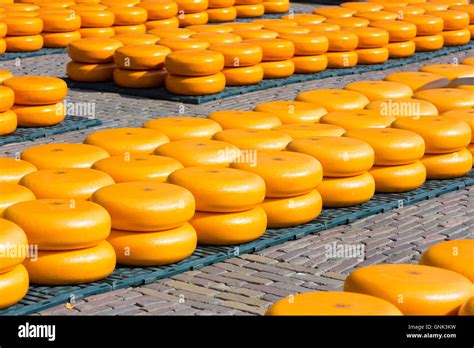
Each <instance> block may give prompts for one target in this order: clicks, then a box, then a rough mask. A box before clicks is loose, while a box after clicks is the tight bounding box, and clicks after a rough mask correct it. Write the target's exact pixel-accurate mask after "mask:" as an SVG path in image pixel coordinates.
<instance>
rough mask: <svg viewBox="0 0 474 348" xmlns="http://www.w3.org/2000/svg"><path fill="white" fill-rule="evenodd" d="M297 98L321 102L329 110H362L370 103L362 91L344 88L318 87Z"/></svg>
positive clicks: (315, 102)
mask: <svg viewBox="0 0 474 348" xmlns="http://www.w3.org/2000/svg"><path fill="white" fill-rule="evenodd" d="M295 100H298V101H302V102H308V103H314V104H319V105H321V106H322V107H324V108H325V109H326V110H327V111H337V110H360V109H363V108H364V107H365V106H366V105H367V104H369V99H367V97H366V96H365V95H363V94H362V93H359V92H354V91H348V90H342V89H318V90H312V91H306V92H301V93H299V94H298V95H297V96H296V99H295Z"/></svg>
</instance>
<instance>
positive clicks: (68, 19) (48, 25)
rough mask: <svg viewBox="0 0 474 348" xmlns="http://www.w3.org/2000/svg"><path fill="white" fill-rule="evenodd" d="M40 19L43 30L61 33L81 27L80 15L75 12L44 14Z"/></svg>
mask: <svg viewBox="0 0 474 348" xmlns="http://www.w3.org/2000/svg"><path fill="white" fill-rule="evenodd" d="M41 19H42V20H43V31H44V32H49V33H63V32H68V31H75V30H79V29H80V28H81V17H80V16H77V15H75V14H73V15H71V14H45V15H42V16H41Z"/></svg>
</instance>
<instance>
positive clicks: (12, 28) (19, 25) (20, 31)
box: [2, 15, 43, 36]
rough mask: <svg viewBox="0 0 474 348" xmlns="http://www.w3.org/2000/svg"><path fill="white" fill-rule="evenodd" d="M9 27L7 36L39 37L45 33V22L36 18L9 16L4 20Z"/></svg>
mask: <svg viewBox="0 0 474 348" xmlns="http://www.w3.org/2000/svg"><path fill="white" fill-rule="evenodd" d="M2 22H3V23H5V24H6V25H7V35H8V36H17V35H38V34H39V33H41V32H42V31H43V21H42V20H41V19H40V18H36V17H26V16H11V15H9V16H7V17H5V18H2Z"/></svg>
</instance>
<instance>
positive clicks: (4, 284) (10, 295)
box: [0, 265, 29, 308]
mask: <svg viewBox="0 0 474 348" xmlns="http://www.w3.org/2000/svg"><path fill="white" fill-rule="evenodd" d="M28 286H29V277H28V271H27V270H26V269H25V266H23V265H18V266H15V267H14V268H13V269H11V270H10V271H9V272H6V273H1V274H0V308H7V307H10V306H12V305H14V304H15V303H17V302H19V301H20V300H21V299H22V298H23V297H24V296H25V295H26V293H27V292H28Z"/></svg>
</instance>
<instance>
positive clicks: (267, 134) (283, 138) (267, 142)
mask: <svg viewBox="0 0 474 348" xmlns="http://www.w3.org/2000/svg"><path fill="white" fill-rule="evenodd" d="M213 138H214V139H215V140H220V141H225V142H228V143H231V144H233V145H235V146H237V147H238V148H239V149H241V150H276V151H279V150H284V149H285V148H286V146H287V145H288V143H289V142H290V141H291V137H290V136H289V135H287V134H285V133H283V132H279V131H275V130H271V129H226V130H223V131H221V132H218V133H216V134H215V135H214V137H213Z"/></svg>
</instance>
